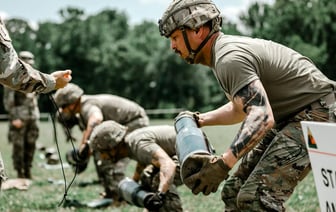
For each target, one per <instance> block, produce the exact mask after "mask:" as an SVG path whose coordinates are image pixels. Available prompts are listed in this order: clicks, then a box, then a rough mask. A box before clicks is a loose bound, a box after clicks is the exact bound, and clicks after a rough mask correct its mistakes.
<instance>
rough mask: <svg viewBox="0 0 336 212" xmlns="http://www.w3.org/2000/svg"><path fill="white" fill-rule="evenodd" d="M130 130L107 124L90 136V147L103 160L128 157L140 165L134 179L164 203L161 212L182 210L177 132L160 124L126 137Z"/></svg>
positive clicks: (99, 127) (171, 127)
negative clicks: (179, 189) (178, 191)
mask: <svg viewBox="0 0 336 212" xmlns="http://www.w3.org/2000/svg"><path fill="white" fill-rule="evenodd" d="M126 132H127V127H125V126H122V125H120V124H118V123H116V122H114V121H104V122H102V123H101V124H100V125H99V126H97V127H96V128H95V129H94V130H93V132H92V134H91V136H90V141H89V143H90V147H91V148H92V150H95V151H99V152H100V153H101V157H102V158H103V159H110V160H112V161H119V160H121V159H123V158H126V157H129V158H131V159H133V160H135V161H136V162H137V166H136V169H135V171H134V175H133V180H134V181H136V182H139V181H140V182H141V186H142V187H143V188H144V190H146V191H148V192H154V193H156V198H159V199H161V200H162V201H163V205H162V207H161V208H160V209H159V210H155V211H160V212H163V211H166V212H172V211H182V203H181V199H180V197H179V195H178V193H177V189H176V187H177V186H179V185H181V184H182V183H181V180H180V173H179V164H178V162H177V156H176V151H175V143H176V132H175V129H174V127H173V126H169V125H159V126H148V127H144V128H140V129H136V130H134V131H133V132H131V133H129V134H126Z"/></svg>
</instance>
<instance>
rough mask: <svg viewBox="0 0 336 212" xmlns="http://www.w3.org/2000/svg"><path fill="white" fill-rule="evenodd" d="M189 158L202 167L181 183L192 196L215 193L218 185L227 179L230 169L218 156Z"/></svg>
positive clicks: (196, 155)
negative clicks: (189, 190)
mask: <svg viewBox="0 0 336 212" xmlns="http://www.w3.org/2000/svg"><path fill="white" fill-rule="evenodd" d="M190 157H191V158H193V159H194V160H196V161H199V162H200V164H202V167H201V169H200V171H198V172H197V173H196V174H193V175H191V176H189V177H186V178H185V179H184V180H183V182H184V183H185V184H186V186H187V187H188V188H190V189H191V190H192V192H193V193H194V194H198V193H199V192H202V193H203V194H204V195H209V194H210V193H211V192H216V191H217V189H218V186H219V184H220V183H221V182H222V181H223V180H225V179H226V178H227V177H228V173H229V171H230V168H229V167H228V166H227V165H226V164H225V162H224V160H223V159H222V158H221V157H219V156H213V155H201V154H194V155H192V156H190Z"/></svg>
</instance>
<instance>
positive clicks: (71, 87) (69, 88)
mask: <svg viewBox="0 0 336 212" xmlns="http://www.w3.org/2000/svg"><path fill="white" fill-rule="evenodd" d="M83 93H84V91H83V89H81V88H80V87H79V86H78V85H76V84H73V83H68V84H67V85H66V86H65V87H64V88H60V89H58V90H57V91H56V93H55V94H54V99H55V102H56V104H57V106H58V107H61V108H63V107H64V106H67V105H70V104H73V103H75V102H76V101H77V100H78V99H79V98H80V97H81V96H82V95H83Z"/></svg>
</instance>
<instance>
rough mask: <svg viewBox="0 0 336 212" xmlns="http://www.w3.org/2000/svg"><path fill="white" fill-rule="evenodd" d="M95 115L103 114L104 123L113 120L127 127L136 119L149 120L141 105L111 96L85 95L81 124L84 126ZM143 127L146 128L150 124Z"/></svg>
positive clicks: (82, 104) (82, 102) (82, 100)
mask: <svg viewBox="0 0 336 212" xmlns="http://www.w3.org/2000/svg"><path fill="white" fill-rule="evenodd" d="M93 113H95V114H96V115H97V114H101V116H102V119H103V120H104V121H106V120H113V121H115V122H118V123H119V124H122V125H125V126H128V124H129V123H130V122H132V121H134V120H136V119H141V118H142V119H146V120H147V119H148V117H147V114H146V112H145V110H144V108H143V107H141V106H140V105H139V104H137V103H136V102H133V101H131V100H129V99H126V98H124V97H120V96H115V95H111V94H97V95H83V96H82V97H81V112H80V122H81V123H82V124H84V126H86V124H87V122H88V119H89V117H90V116H91V114H93ZM143 125H144V126H146V125H148V123H144V124H143ZM84 129H85V127H84Z"/></svg>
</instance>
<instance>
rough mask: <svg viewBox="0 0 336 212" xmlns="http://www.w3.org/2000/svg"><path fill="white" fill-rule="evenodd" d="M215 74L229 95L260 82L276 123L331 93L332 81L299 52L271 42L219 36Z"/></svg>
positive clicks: (215, 46)
mask: <svg viewBox="0 0 336 212" xmlns="http://www.w3.org/2000/svg"><path fill="white" fill-rule="evenodd" d="M212 56H213V58H212V64H213V65H212V67H213V72H214V74H215V76H216V78H217V80H218V82H219V83H220V85H221V87H222V88H223V90H224V92H225V94H226V95H227V96H231V97H233V96H234V95H235V94H236V93H237V92H238V91H239V90H240V89H241V88H243V87H244V86H246V85H248V84H249V83H251V82H252V81H254V80H257V79H259V80H260V81H261V82H262V84H263V86H264V88H265V90H266V93H267V95H268V98H269V101H270V104H271V107H272V109H273V114H274V117H275V120H276V121H280V120H283V119H284V118H286V117H288V116H290V115H292V114H294V113H296V112H298V111H300V110H301V109H303V108H304V107H306V106H307V105H309V104H310V103H312V102H314V101H316V100H317V99H319V98H320V97H322V96H324V95H326V94H328V93H330V92H331V91H332V90H333V89H334V88H335V87H336V83H335V82H334V81H331V80H329V79H328V78H327V77H326V76H325V75H323V73H322V72H321V71H320V70H319V69H318V68H317V67H316V66H315V65H314V64H313V63H312V61H311V60H309V59H308V58H307V57H304V56H302V55H301V54H299V53H298V52H296V51H294V50H292V49H290V48H287V47H285V46H283V45H281V44H277V43H274V42H272V41H267V40H262V39H254V38H248V37H242V36H232V35H224V34H223V33H220V35H219V36H218V38H217V39H216V42H215V43H214V46H213V49H212Z"/></svg>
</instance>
